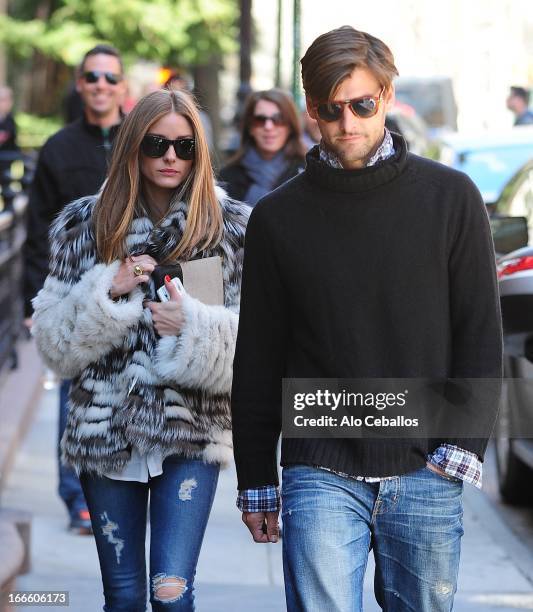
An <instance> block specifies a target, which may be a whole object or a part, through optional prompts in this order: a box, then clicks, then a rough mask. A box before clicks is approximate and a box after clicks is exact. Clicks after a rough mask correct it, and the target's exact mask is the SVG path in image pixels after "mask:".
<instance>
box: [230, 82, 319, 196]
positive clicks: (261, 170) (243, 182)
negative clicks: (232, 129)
mask: <svg viewBox="0 0 533 612" xmlns="http://www.w3.org/2000/svg"><path fill="white" fill-rule="evenodd" d="M306 151H307V149H306V147H305V145H304V143H303V141H302V128H301V125H300V121H299V119H298V112H297V110H296V106H295V104H294V102H293V100H292V98H291V97H290V95H289V94H288V93H285V92H284V91H282V90H281V89H269V90H266V91H258V92H255V93H252V94H250V96H249V97H248V99H247V100H246V103H245V107H244V111H243V116H242V122H241V145H240V148H239V150H238V151H237V153H235V155H234V156H233V157H232V158H230V160H229V161H228V163H227V165H226V166H225V167H224V168H222V170H221V171H220V176H219V178H220V180H221V182H222V183H223V184H224V185H225V187H226V188H227V190H228V194H229V195H230V196H231V197H232V198H235V199H237V200H242V201H244V202H246V203H247V204H249V205H250V206H255V204H256V203H257V201H258V200H259V199H260V198H261V197H263V196H264V195H266V194H267V193H269V192H270V191H272V190H273V189H275V188H276V187H279V185H281V184H282V183H284V182H285V181H287V180H288V179H290V178H292V177H293V176H295V175H296V174H298V172H300V171H301V170H302V169H303V167H304V162H305V154H306Z"/></svg>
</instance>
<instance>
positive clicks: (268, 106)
mask: <svg viewBox="0 0 533 612" xmlns="http://www.w3.org/2000/svg"><path fill="white" fill-rule="evenodd" d="M248 131H249V132H250V136H251V137H252V138H253V139H254V141H255V146H256V148H257V150H258V151H259V154H260V155H261V157H263V158H265V159H270V158H272V157H274V155H276V153H278V152H279V151H281V149H283V147H284V146H285V144H286V142H287V139H288V138H289V133H290V128H289V125H288V124H287V123H286V122H285V121H284V119H283V116H282V114H281V111H280V108H279V106H278V105H277V104H276V103H275V102H270V100H259V101H258V102H257V103H256V105H255V108H254V114H253V117H252V119H251V121H250V127H249V128H248Z"/></svg>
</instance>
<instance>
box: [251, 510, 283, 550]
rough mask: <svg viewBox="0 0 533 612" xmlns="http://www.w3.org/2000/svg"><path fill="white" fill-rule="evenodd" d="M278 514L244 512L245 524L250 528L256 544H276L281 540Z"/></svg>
mask: <svg viewBox="0 0 533 612" xmlns="http://www.w3.org/2000/svg"><path fill="white" fill-rule="evenodd" d="M278 515H279V511H278V512H243V513H242V520H243V523H244V524H245V525H246V527H248V529H249V530H250V533H251V534H252V537H253V539H254V542H258V543H260V544H267V543H268V542H272V543H274V544H275V543H276V542H277V541H278V538H279V525H278Z"/></svg>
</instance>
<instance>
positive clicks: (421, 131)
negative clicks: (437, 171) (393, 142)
mask: <svg viewBox="0 0 533 612" xmlns="http://www.w3.org/2000/svg"><path fill="white" fill-rule="evenodd" d="M385 125H386V126H387V127H388V128H389V130H391V131H393V132H397V133H398V134H401V135H402V136H403V137H404V138H405V140H406V142H407V147H408V148H409V151H411V153H415V154H416V155H426V154H427V153H428V151H429V149H430V140H429V138H428V129H427V125H426V124H425V123H424V120H423V119H421V118H420V116H419V115H417V114H416V111H415V110H414V109H413V108H411V107H408V106H406V105H396V106H394V108H392V110H390V111H389V112H388V113H387V116H386V118H385Z"/></svg>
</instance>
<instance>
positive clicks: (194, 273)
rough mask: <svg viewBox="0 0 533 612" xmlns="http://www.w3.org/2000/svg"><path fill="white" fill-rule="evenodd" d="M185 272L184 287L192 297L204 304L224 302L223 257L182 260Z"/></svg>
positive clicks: (182, 267) (214, 304)
mask: <svg viewBox="0 0 533 612" xmlns="http://www.w3.org/2000/svg"><path fill="white" fill-rule="evenodd" d="M180 265H181V269H182V272H183V287H184V288H185V291H187V293H188V294H189V295H191V296H192V297H194V298H196V299H197V300H200V302H203V303H204V304H209V305H213V306H216V305H220V304H224V282H223V278H222V259H221V258H220V257H218V256H216V257H206V258H205V259H193V260H192V261H186V262H183V263H182V262H180Z"/></svg>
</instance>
